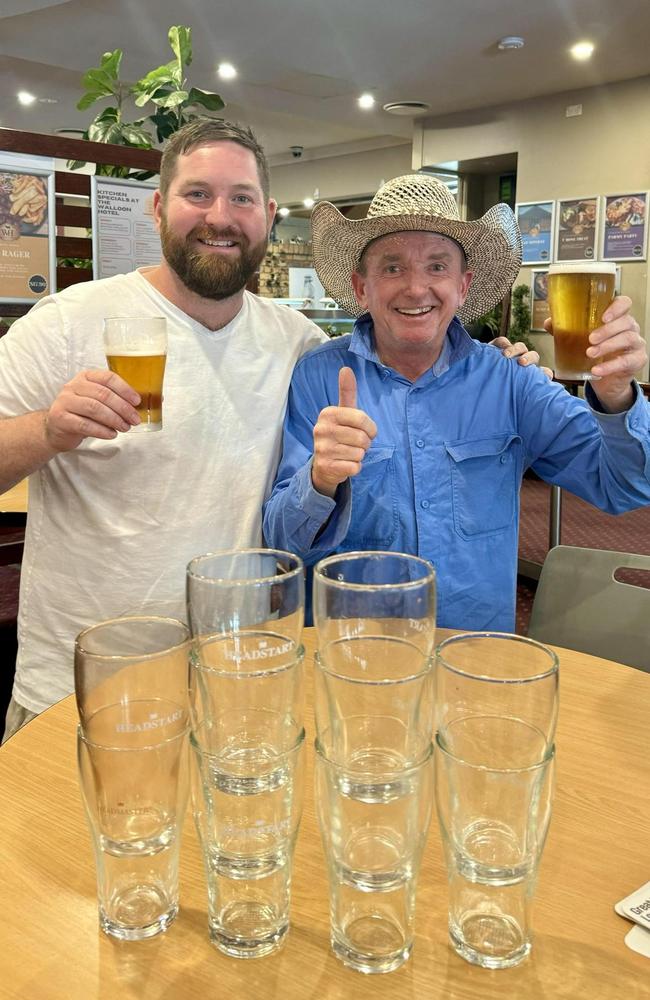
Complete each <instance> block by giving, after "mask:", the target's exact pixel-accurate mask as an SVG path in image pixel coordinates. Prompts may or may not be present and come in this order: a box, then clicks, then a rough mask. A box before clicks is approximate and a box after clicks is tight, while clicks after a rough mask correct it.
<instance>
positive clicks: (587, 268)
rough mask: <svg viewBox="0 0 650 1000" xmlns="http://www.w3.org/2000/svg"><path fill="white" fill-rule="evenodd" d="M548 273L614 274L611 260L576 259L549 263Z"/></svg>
mask: <svg viewBox="0 0 650 1000" xmlns="http://www.w3.org/2000/svg"><path fill="white" fill-rule="evenodd" d="M548 273H549V275H550V274H616V264H615V263H614V261H613V260H576V261H573V262H572V263H569V264H551V265H550V266H549V269H548Z"/></svg>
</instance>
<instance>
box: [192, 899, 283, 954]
mask: <svg viewBox="0 0 650 1000" xmlns="http://www.w3.org/2000/svg"><path fill="white" fill-rule="evenodd" d="M270 916H271V912H270V908H269V907H268V906H264V905H263V904H260V903H255V902H251V903H243V902H242V903H236V904H233V905H232V906H230V907H228V908H227V911H226V912H225V913H223V914H222V920H221V922H219V923H217V921H215V920H212V919H210V920H209V926H210V940H211V941H212V943H213V944H214V945H215V947H216V948H218V949H219V951H221V952H223V954H224V955H230V957H231V958H264V956H265V955H270V954H271V953H272V952H274V951H277V950H278V948H280V946H281V945H282V943H283V942H284V939H285V937H286V936H287V932H288V930H289V921H288V920H287V921H284V922H283V923H281V924H280V925H279V926H278V925H277V923H276V925H275V926H272V925H271V926H270V924H271V921H270V920H269V917H270Z"/></svg>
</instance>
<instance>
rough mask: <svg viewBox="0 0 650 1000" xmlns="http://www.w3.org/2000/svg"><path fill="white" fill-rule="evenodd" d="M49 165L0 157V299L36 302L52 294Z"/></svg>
mask: <svg viewBox="0 0 650 1000" xmlns="http://www.w3.org/2000/svg"><path fill="white" fill-rule="evenodd" d="M53 207H54V161H53V160H51V159H50V158H48V157H42V156H21V155H18V154H14V153H2V154H1V155H0V301H2V302H29V303H33V302H36V301H37V300H38V299H41V298H43V296H44V295H49V294H50V293H51V292H54V291H56V288H55V285H54V277H55V275H56V244H55V230H54V213H53Z"/></svg>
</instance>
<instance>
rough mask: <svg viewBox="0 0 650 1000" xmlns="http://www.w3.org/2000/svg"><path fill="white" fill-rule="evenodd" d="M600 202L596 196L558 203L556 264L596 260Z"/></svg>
mask: <svg viewBox="0 0 650 1000" xmlns="http://www.w3.org/2000/svg"><path fill="white" fill-rule="evenodd" d="M598 202H599V199H598V198H597V197H596V196H595V195H594V196H593V197H589V198H570V199H568V200H563V201H560V202H558V206H557V236H556V240H555V260H556V261H562V260H595V259H596V233H597V230H598Z"/></svg>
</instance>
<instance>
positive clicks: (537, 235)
mask: <svg viewBox="0 0 650 1000" xmlns="http://www.w3.org/2000/svg"><path fill="white" fill-rule="evenodd" d="M515 214H516V216H517V223H518V225H519V229H520V231H521V241H522V244H523V255H522V260H521V263H522V265H523V266H524V267H525V266H526V265H527V264H550V263H551V261H552V260H553V235H554V223H555V202H554V201H520V202H518V203H517V205H516V206H515Z"/></svg>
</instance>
